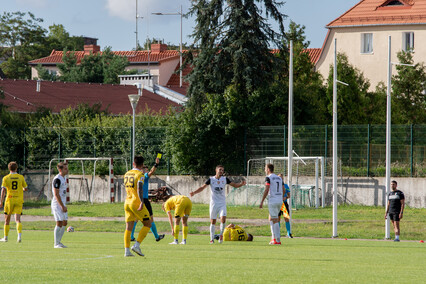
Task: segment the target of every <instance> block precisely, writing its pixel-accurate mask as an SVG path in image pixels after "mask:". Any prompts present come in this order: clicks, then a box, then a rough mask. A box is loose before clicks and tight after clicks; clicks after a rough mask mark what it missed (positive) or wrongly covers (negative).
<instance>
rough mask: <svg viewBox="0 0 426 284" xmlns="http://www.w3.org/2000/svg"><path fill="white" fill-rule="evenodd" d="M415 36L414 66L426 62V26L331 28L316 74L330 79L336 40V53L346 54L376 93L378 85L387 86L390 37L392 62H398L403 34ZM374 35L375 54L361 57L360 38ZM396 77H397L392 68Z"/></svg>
mask: <svg viewBox="0 0 426 284" xmlns="http://www.w3.org/2000/svg"><path fill="white" fill-rule="evenodd" d="M404 32H414V56H413V59H414V62H415V63H418V62H426V24H422V25H399V26H381V27H379V26H373V27H346V28H332V29H331V30H330V33H329V34H328V38H327V39H326V42H325V44H324V47H323V51H322V54H321V56H320V58H319V60H318V62H317V64H316V66H315V67H316V70H317V71H319V73H321V74H322V76H323V77H324V78H327V77H328V75H329V71H330V65H332V64H333V61H334V39H335V38H336V39H337V52H341V53H345V54H346V55H347V56H348V60H349V63H350V64H352V65H353V66H355V67H356V68H358V69H359V70H360V71H361V72H362V73H363V74H364V76H365V78H367V79H368V80H369V81H370V84H371V85H370V90H375V88H376V86H377V84H378V83H379V82H383V83H385V84H387V68H388V41H389V40H388V37H389V36H391V38H392V40H391V43H392V50H391V53H392V62H397V52H399V51H401V50H402V49H403V33H404ZM362 33H372V34H373V52H372V53H371V54H363V53H361V34H362ZM392 73H393V75H395V74H396V69H395V66H393V71H392Z"/></svg>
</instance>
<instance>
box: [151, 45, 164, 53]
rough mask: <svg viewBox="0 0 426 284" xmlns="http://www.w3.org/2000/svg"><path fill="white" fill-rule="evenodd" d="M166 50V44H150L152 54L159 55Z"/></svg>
mask: <svg viewBox="0 0 426 284" xmlns="http://www.w3.org/2000/svg"><path fill="white" fill-rule="evenodd" d="M166 50H167V44H164V43H153V44H151V52H152V53H160V52H163V51H166Z"/></svg>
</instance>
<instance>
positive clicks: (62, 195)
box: [51, 162, 68, 248]
mask: <svg viewBox="0 0 426 284" xmlns="http://www.w3.org/2000/svg"><path fill="white" fill-rule="evenodd" d="M57 168H58V171H59V174H57V175H56V176H55V177H54V178H53V182H52V193H53V197H52V204H51V207H52V214H53V216H54V217H55V221H56V226H55V230H54V231H53V233H54V240H55V244H54V246H53V247H54V248H66V246H65V245H64V244H62V243H61V240H62V236H63V235H64V232H65V228H66V226H67V222H68V210H67V206H66V205H67V181H66V179H65V176H66V175H67V174H68V164H67V163H63V162H60V163H58V165H57Z"/></svg>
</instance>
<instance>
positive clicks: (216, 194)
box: [189, 165, 246, 244]
mask: <svg viewBox="0 0 426 284" xmlns="http://www.w3.org/2000/svg"><path fill="white" fill-rule="evenodd" d="M224 173H225V168H224V167H223V166H222V165H218V166H216V175H215V176H212V177H210V178H209V179H208V180H207V181H206V182H205V183H204V184H203V185H202V186H201V187H199V188H198V189H197V190H195V191H193V192H190V193H189V195H190V196H191V197H192V196H194V195H195V194H197V193H200V192H201V191H203V190H204V189H205V188H206V187H207V186H209V185H210V190H211V197H210V244H213V243H214V235H215V234H214V233H215V225H216V218H217V216H218V215H219V216H220V221H221V223H220V235H219V243H222V242H223V231H224V230H225V227H226V226H225V223H226V196H225V187H226V185H227V184H229V185H231V186H232V187H235V188H239V187H241V186H243V185H245V184H246V182H245V181H244V180H243V181H242V182H240V183H235V182H232V181H231V180H229V179H228V178H227V177H224V176H223V174H224Z"/></svg>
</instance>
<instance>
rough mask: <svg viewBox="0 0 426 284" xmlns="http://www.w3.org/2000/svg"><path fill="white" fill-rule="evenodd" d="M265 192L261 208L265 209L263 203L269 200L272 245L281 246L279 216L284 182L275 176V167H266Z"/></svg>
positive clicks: (267, 165) (270, 165)
mask: <svg viewBox="0 0 426 284" xmlns="http://www.w3.org/2000/svg"><path fill="white" fill-rule="evenodd" d="M265 173H266V178H265V191H264V192H263V196H262V201H261V202H260V206H259V207H260V208H262V207H263V202H264V201H265V199H266V196H268V197H269V199H268V208H269V218H270V220H271V222H270V224H271V233H272V241H271V242H270V243H269V244H270V245H280V244H281V236H280V223H279V219H278V214H279V213H280V210H281V204H282V202H283V196H284V194H283V180H282V178H280V177H279V176H277V175H276V174H274V165H273V164H266V165H265Z"/></svg>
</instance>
